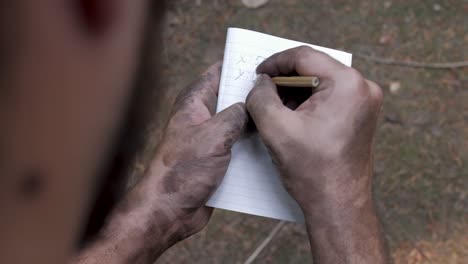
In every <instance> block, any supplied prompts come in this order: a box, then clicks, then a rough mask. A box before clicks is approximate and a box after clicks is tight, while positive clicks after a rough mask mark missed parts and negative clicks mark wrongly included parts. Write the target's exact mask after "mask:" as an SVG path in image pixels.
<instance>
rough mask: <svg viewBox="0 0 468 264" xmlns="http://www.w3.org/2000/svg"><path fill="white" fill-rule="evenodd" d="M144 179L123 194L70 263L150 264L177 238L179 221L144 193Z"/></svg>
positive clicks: (176, 240) (145, 186)
mask: <svg viewBox="0 0 468 264" xmlns="http://www.w3.org/2000/svg"><path fill="white" fill-rule="evenodd" d="M144 181H145V180H143V182H140V183H138V184H137V185H136V186H135V187H134V188H133V189H132V190H131V191H130V192H129V193H128V194H127V195H126V196H125V198H124V200H123V201H122V202H121V203H120V204H119V205H118V206H117V208H116V209H115V210H114V212H113V213H112V214H111V216H110V217H109V221H108V223H107V224H106V226H105V227H104V228H103V230H102V231H101V232H100V233H99V234H98V236H97V238H96V240H95V241H93V242H92V243H91V244H90V245H88V246H87V247H85V248H84V249H83V250H82V251H81V252H79V253H78V255H77V256H76V257H75V258H74V259H73V261H72V263H76V264H91V263H100V264H106V263H117V264H119V263H120V264H126V263H141V264H146V263H154V261H155V260H156V259H157V258H158V257H159V256H160V255H161V254H162V253H163V252H164V251H165V250H166V249H167V248H169V247H170V246H172V245H173V244H175V243H176V242H178V241H179V235H178V233H179V229H180V228H179V226H178V225H179V223H178V222H177V221H173V219H172V218H173V217H172V216H171V215H169V214H170V213H168V210H165V209H164V206H165V204H164V203H163V202H158V198H157V196H156V195H155V196H153V197H148V195H145V192H148V191H150V190H147V187H148V186H147V184H146V183H145V182H144ZM148 199H151V201H149V200H148Z"/></svg>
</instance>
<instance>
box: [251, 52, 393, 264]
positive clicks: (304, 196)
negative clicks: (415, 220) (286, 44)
mask: <svg viewBox="0 0 468 264" xmlns="http://www.w3.org/2000/svg"><path fill="white" fill-rule="evenodd" d="M257 72H258V73H263V74H262V75H260V76H259V78H258V80H257V83H256V85H255V87H254V88H253V90H252V91H251V92H250V94H249V96H248V97H247V101H246V106H247V110H248V112H249V113H250V115H251V116H252V118H253V120H254V122H255V125H256V126H257V129H258V131H259V133H260V136H261V138H262V140H263V142H264V143H265V145H266V146H267V148H268V150H269V152H270V155H271V157H272V160H273V162H274V163H275V164H276V166H277V167H278V169H279V171H280V174H281V176H282V179H283V182H284V184H285V187H286V189H287V190H288V191H289V193H290V194H291V195H292V196H293V197H294V198H295V199H296V201H297V202H298V204H299V206H300V207H301V208H302V210H303V212H304V217H305V221H306V226H307V229H308V234H309V239H310V243H311V249H312V256H313V258H314V263H322V264H324V263H325V264H328V263H345V262H346V263H387V262H388V253H387V252H388V251H387V250H386V246H385V242H384V238H383V235H382V232H381V229H380V223H379V220H378V218H377V214H376V213H375V209H374V205H373V202H372V195H371V178H372V140H373V136H374V131H375V127H376V123H377V116H378V114H379V111H380V108H381V103H382V92H381V90H380V88H379V87H378V86H377V85H376V84H375V83H373V82H371V81H368V80H366V79H364V78H363V77H362V76H361V74H359V72H357V71H356V70H354V69H352V68H349V67H347V66H345V65H343V64H341V63H339V62H338V61H336V60H334V59H332V58H331V57H329V56H328V55H326V54H324V53H321V52H319V51H316V50H314V49H312V48H309V47H299V48H294V49H290V50H287V51H284V52H281V53H277V54H275V55H273V56H272V57H270V58H268V59H267V60H265V61H264V62H263V63H262V64H260V65H259V66H258V68H257ZM289 74H293V75H294V74H298V75H305V76H318V77H319V79H320V81H321V83H320V85H319V87H318V89H317V90H316V91H314V92H313V93H312V95H311V96H310V97H308V98H307V99H306V100H305V101H304V102H302V103H300V104H299V103H298V102H297V101H296V102H294V100H289V101H287V102H284V103H285V104H286V105H288V106H294V105H295V106H297V105H298V107H297V108H296V109H295V110H291V109H290V108H288V107H286V106H285V105H284V104H283V102H282V100H281V98H280V97H279V95H278V91H277V88H276V86H275V84H274V83H273V82H272V80H271V79H270V77H269V76H272V77H273V76H277V75H289ZM292 89H295V90H292ZM297 89H299V88H289V89H287V88H286V90H288V91H289V92H292V93H293V94H294V93H295V92H294V91H297ZM291 90H292V91H291ZM283 99H285V98H283ZM289 99H294V98H293V97H290V98H289Z"/></svg>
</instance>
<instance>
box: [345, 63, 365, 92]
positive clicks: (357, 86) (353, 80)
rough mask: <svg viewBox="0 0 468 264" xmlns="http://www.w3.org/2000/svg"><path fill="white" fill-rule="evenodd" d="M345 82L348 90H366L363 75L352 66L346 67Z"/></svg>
mask: <svg viewBox="0 0 468 264" xmlns="http://www.w3.org/2000/svg"><path fill="white" fill-rule="evenodd" d="M346 82H347V84H348V87H349V89H350V92H353V93H355V92H362V91H364V90H366V87H367V84H366V82H365V79H364V77H362V74H361V73H360V72H359V71H358V70H356V69H354V68H347V69H346Z"/></svg>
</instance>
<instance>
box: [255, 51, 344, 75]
mask: <svg viewBox="0 0 468 264" xmlns="http://www.w3.org/2000/svg"><path fill="white" fill-rule="evenodd" d="M344 68H346V66H345V65H344V64H342V63H341V62H339V61H337V60H335V59H333V58H332V57H330V56H329V55H328V54H325V53H323V52H320V51H318V50H315V49H313V48H311V47H309V46H300V47H296V48H292V49H288V50H285V51H282V52H278V53H276V54H273V55H272V56H271V57H269V58H268V59H266V60H265V61H263V62H262V63H261V64H260V65H258V67H257V73H265V74H268V75H270V76H271V77H274V76H278V75H288V74H291V73H297V74H299V75H302V76H318V77H319V78H332V77H333V76H334V75H335V74H336V72H338V71H339V70H341V69H344Z"/></svg>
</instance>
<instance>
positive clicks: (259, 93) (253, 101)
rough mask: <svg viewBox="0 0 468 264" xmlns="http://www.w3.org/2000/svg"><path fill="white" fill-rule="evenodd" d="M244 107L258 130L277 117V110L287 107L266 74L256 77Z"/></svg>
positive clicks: (280, 110)
mask: <svg viewBox="0 0 468 264" xmlns="http://www.w3.org/2000/svg"><path fill="white" fill-rule="evenodd" d="M246 107H247V110H248V111H249V114H250V115H251V116H252V119H253V121H254V123H255V125H256V126H257V129H258V130H259V131H260V132H261V131H262V130H263V129H264V128H265V126H267V125H268V123H269V122H271V121H272V120H276V119H277V118H278V117H277V114H279V112H282V111H284V110H285V109H288V108H286V107H285V106H284V105H283V103H282V102H281V99H280V98H279V96H278V92H277V90H276V85H275V83H273V81H272V80H271V78H270V76H268V75H266V74H260V75H259V76H258V77H257V81H256V82H255V86H254V88H253V89H252V90H251V91H250V93H249V95H248V96H247V99H246Z"/></svg>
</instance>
